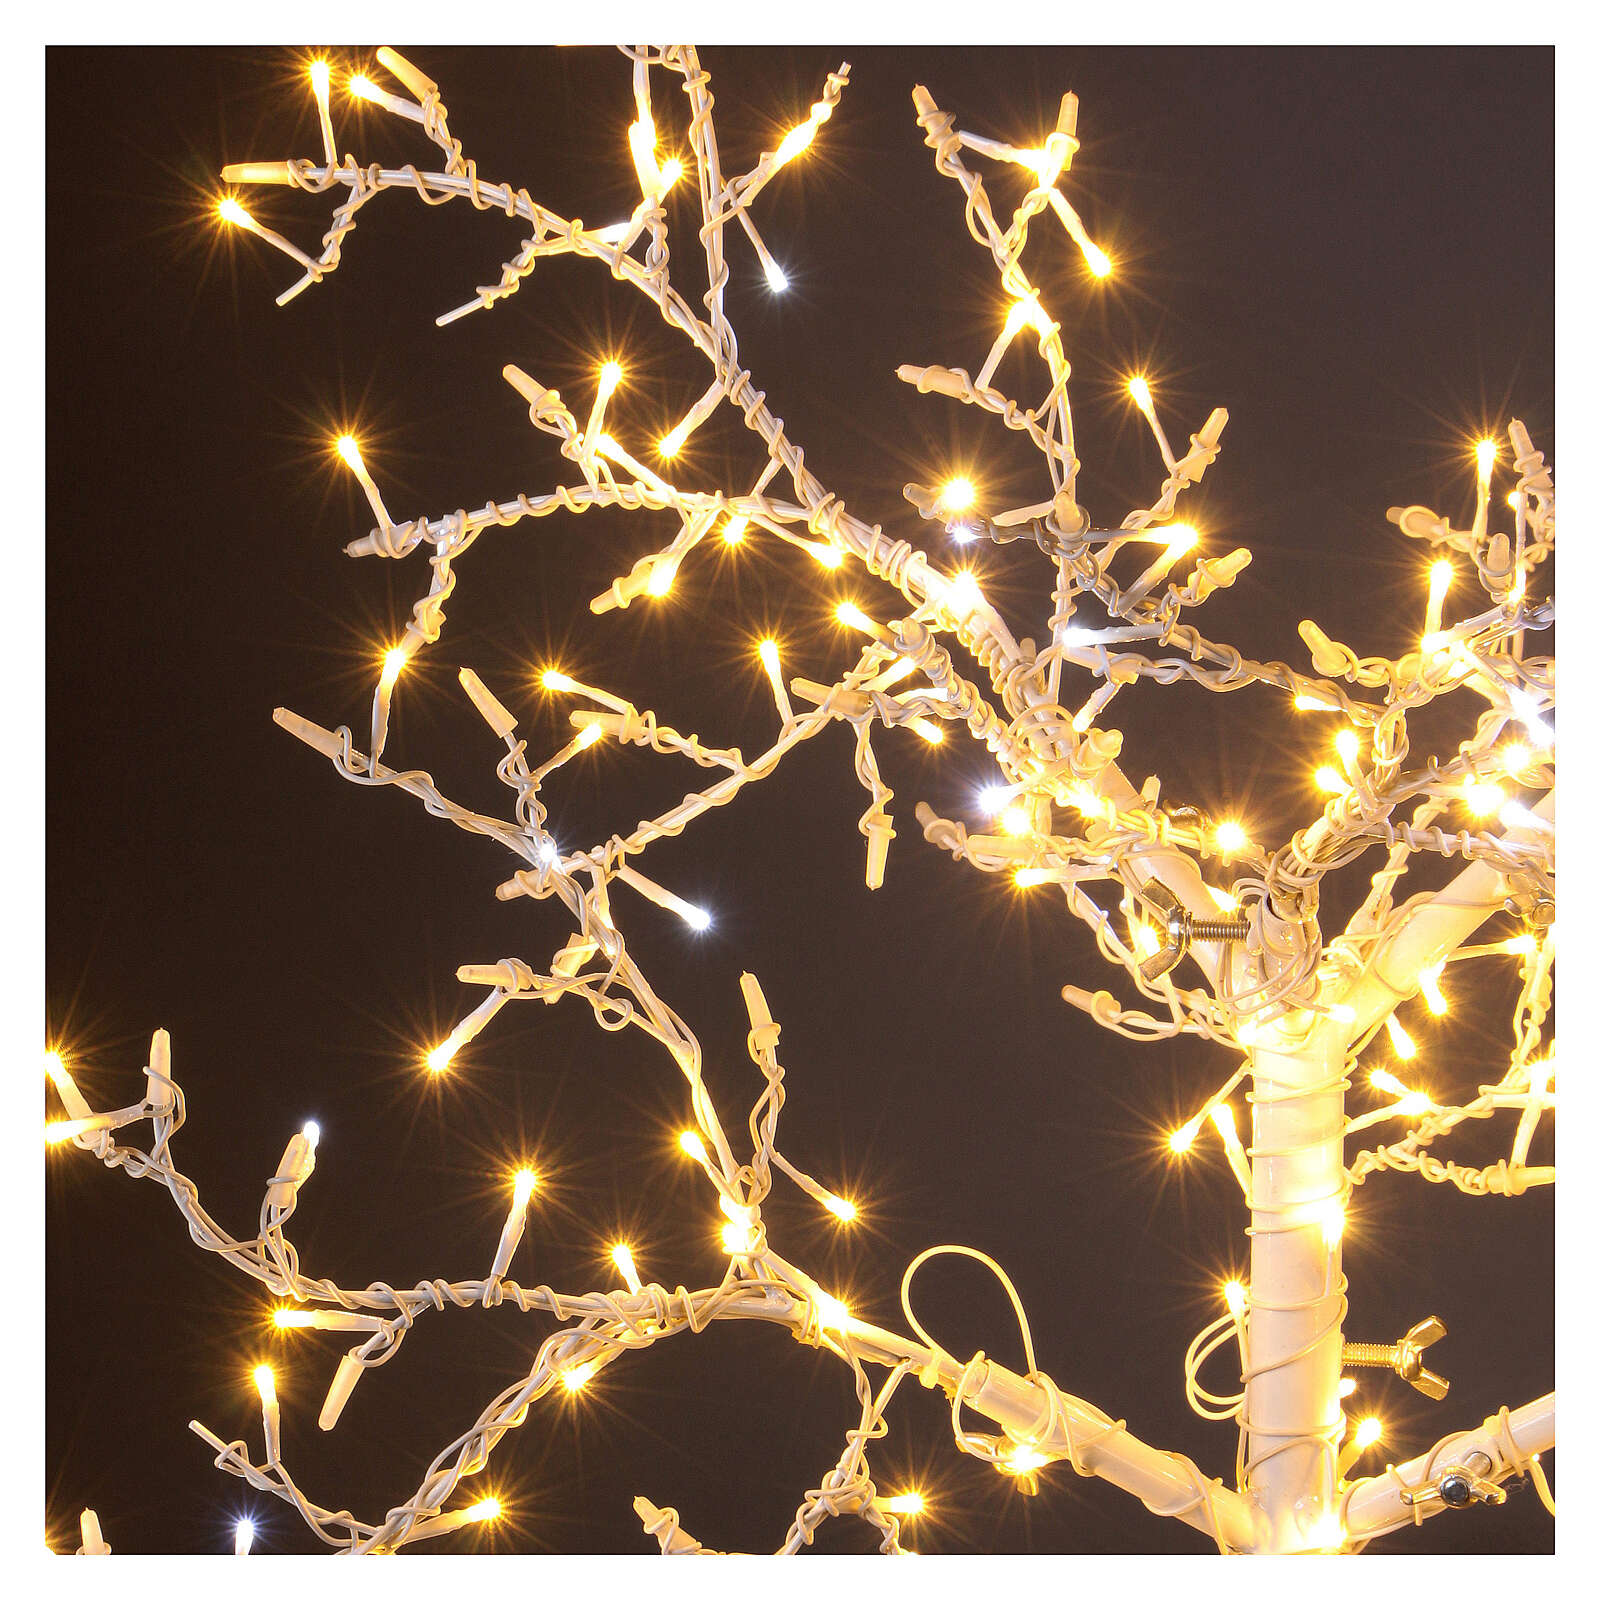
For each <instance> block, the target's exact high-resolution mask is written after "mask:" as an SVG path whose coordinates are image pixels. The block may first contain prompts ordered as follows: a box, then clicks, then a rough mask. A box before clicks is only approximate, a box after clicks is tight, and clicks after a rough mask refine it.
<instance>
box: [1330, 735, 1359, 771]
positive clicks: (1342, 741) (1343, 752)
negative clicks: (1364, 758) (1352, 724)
mask: <svg viewBox="0 0 1600 1600" xmlns="http://www.w3.org/2000/svg"><path fill="white" fill-rule="evenodd" d="M1333 748H1334V749H1335V751H1337V752H1338V756H1339V759H1340V760H1341V761H1342V762H1344V764H1345V765H1346V766H1347V767H1349V766H1354V764H1355V760H1356V757H1357V756H1359V755H1360V754H1361V740H1360V739H1359V738H1357V736H1356V731H1355V729H1354V728H1341V729H1340V730H1339V731H1338V733H1336V734H1335V735H1334V736H1333Z"/></svg>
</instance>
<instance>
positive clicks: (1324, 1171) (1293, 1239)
mask: <svg viewBox="0 0 1600 1600" xmlns="http://www.w3.org/2000/svg"><path fill="white" fill-rule="evenodd" d="M1344 1046H1345V1040H1344V1033H1343V1030H1341V1029H1337V1028H1330V1027H1328V1026H1327V1025H1326V1024H1324V1025H1323V1026H1322V1027H1321V1028H1319V1029H1318V1030H1316V1032H1314V1033H1313V1034H1312V1035H1311V1037H1310V1038H1309V1039H1308V1040H1307V1042H1306V1044H1305V1045H1304V1046H1303V1047H1302V1049H1301V1051H1300V1052H1298V1053H1295V1054H1289V1053H1285V1052H1282V1051H1280V1050H1278V1049H1274V1048H1260V1049H1257V1050H1256V1051H1255V1052H1254V1055H1253V1058H1252V1060H1253V1068H1254V1078H1255V1091H1254V1094H1253V1096H1252V1098H1253V1100H1254V1103H1255V1115H1254V1139H1253V1147H1252V1161H1251V1196H1250V1211H1251V1239H1250V1285H1249V1308H1250V1309H1249V1322H1248V1324H1247V1350H1248V1371H1247V1373H1246V1383H1245V1409H1244V1413H1243V1416H1242V1419H1241V1420H1242V1422H1243V1423H1244V1424H1245V1425H1246V1426H1247V1429H1248V1440H1247V1457H1246V1459H1247V1480H1246V1481H1247V1484H1248V1486H1249V1488H1250V1489H1251V1490H1252V1491H1253V1492H1254V1497H1255V1498H1256V1500H1257V1503H1258V1505H1259V1506H1260V1508H1261V1511H1262V1513H1263V1518H1264V1522H1265V1527H1264V1530H1263V1531H1264V1535H1265V1538H1266V1540H1267V1544H1266V1548H1267V1549H1270V1550H1300V1549H1306V1548H1310V1547H1316V1546H1320V1545H1324V1544H1326V1543H1328V1542H1329V1539H1328V1524H1327V1523H1326V1522H1325V1521H1324V1519H1325V1518H1326V1517H1327V1516H1328V1515H1329V1513H1330V1512H1332V1511H1333V1510H1334V1509H1335V1488H1336V1482H1337V1473H1336V1471H1335V1463H1336V1452H1337V1445H1336V1431H1337V1429H1338V1426H1339V1417H1340V1413H1339V1375H1340V1371H1341V1355H1342V1350H1343V1334H1342V1329H1341V1322H1342V1318H1343V1301H1342V1296H1341V1292H1340V1291H1341V1273H1340V1269H1339V1259H1340V1250H1339V1237H1338V1232H1337V1229H1336V1228H1334V1229H1329V1228H1327V1227H1326V1223H1327V1221H1328V1219H1329V1217H1330V1216H1331V1215H1332V1214H1333V1213H1334V1208H1335V1207H1337V1206H1340V1205H1342V1198H1343V1193H1344V1085H1343V1064H1344Z"/></svg>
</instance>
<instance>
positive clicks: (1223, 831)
mask: <svg viewBox="0 0 1600 1600" xmlns="http://www.w3.org/2000/svg"><path fill="white" fill-rule="evenodd" d="M1213 837H1214V838H1215V839H1216V842H1217V849H1219V850H1220V851H1221V852H1222V853H1223V855H1225V856H1232V855H1237V854H1238V853H1239V852H1240V851H1241V850H1248V849H1249V848H1250V835H1249V834H1247V833H1246V832H1245V831H1244V829H1243V828H1242V827H1240V825H1239V824H1238V823H1237V822H1219V823H1218V824H1217V831H1216V833H1215V835H1213Z"/></svg>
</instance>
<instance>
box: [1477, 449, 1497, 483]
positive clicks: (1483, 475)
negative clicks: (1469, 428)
mask: <svg viewBox="0 0 1600 1600" xmlns="http://www.w3.org/2000/svg"><path fill="white" fill-rule="evenodd" d="M1473 449H1474V452H1475V453H1476V455H1477V457H1478V482H1479V483H1482V484H1487V483H1488V481H1489V475H1490V474H1491V473H1492V472H1493V471H1494V458H1495V454H1496V451H1495V443H1494V440H1493V439H1480V440H1479V441H1478V442H1477V444H1476V445H1474V446H1473Z"/></svg>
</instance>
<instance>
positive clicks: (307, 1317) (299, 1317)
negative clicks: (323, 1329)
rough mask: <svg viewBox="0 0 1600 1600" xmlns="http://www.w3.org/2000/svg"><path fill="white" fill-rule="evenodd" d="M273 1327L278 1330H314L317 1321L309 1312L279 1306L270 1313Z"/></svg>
mask: <svg viewBox="0 0 1600 1600" xmlns="http://www.w3.org/2000/svg"><path fill="white" fill-rule="evenodd" d="M272 1322H273V1326H274V1327H278V1328H314V1327H316V1325H317V1319H316V1318H315V1317H314V1316H313V1315H312V1314H311V1313H310V1312H309V1311H300V1310H297V1309H296V1308H295V1307H293V1306H279V1307H278V1308H277V1310H275V1311H274V1312H273V1313H272Z"/></svg>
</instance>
